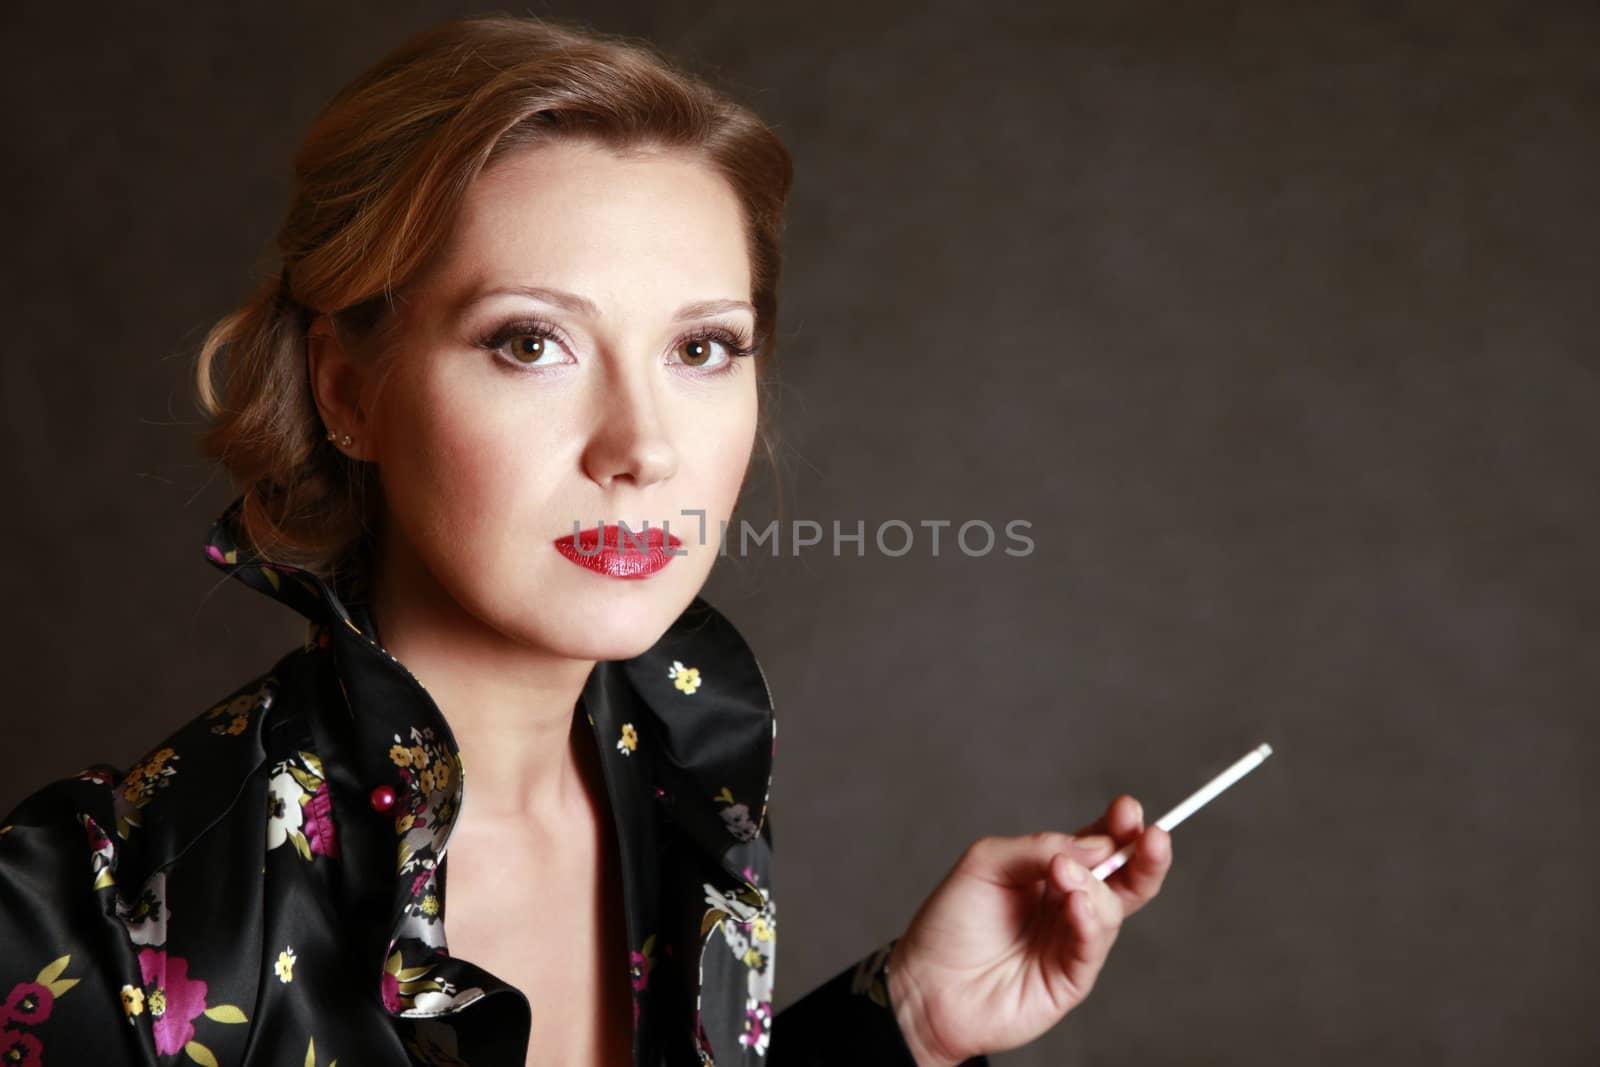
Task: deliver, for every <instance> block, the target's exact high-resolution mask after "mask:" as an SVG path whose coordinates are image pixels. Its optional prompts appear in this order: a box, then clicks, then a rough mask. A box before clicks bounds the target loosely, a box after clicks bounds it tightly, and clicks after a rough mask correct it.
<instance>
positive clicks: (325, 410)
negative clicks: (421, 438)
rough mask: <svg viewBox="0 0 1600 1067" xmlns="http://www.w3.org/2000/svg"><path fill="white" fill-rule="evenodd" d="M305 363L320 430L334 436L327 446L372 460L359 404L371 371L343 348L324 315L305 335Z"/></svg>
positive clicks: (363, 412) (369, 435) (367, 425)
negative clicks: (320, 421)
mask: <svg viewBox="0 0 1600 1067" xmlns="http://www.w3.org/2000/svg"><path fill="white" fill-rule="evenodd" d="M306 362H307V371H308V373H309V376H310V380H311V395H312V396H313V398H315V400H316V404H317V412H318V414H320V415H321V416H322V425H323V427H324V431H325V432H326V431H332V433H333V434H334V439H333V440H332V441H329V442H328V443H329V444H330V445H332V446H333V447H334V448H337V449H338V450H339V451H341V452H343V453H344V454H345V455H347V456H349V457H350V458H351V459H358V460H371V459H374V458H375V457H376V452H375V450H374V448H373V444H374V442H373V440H372V433H371V430H372V425H371V422H370V421H369V418H368V406H367V405H365V404H363V402H362V401H363V398H364V397H366V396H368V395H369V393H370V387H371V384H372V383H371V382H370V381H369V378H370V377H371V369H370V368H369V367H367V366H366V365H365V364H363V363H361V362H360V361H358V360H357V359H356V358H355V356H354V354H353V353H351V352H350V351H349V350H348V349H347V348H346V347H345V345H344V342H343V341H342V340H341V339H340V337H339V332H338V331H337V330H336V329H335V328H334V325H333V321H332V320H331V319H329V318H328V316H326V315H319V316H317V317H316V319H314V320H313V321H312V323H311V326H310V329H309V330H307V332H306ZM346 434H348V435H349V436H350V443H349V444H345V443H344V436H345V435H346Z"/></svg>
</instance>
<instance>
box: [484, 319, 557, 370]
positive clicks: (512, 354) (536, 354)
mask: <svg viewBox="0 0 1600 1067" xmlns="http://www.w3.org/2000/svg"><path fill="white" fill-rule="evenodd" d="M478 344H479V345H481V346H482V347H484V348H487V349H488V350H489V351H491V352H493V353H495V354H496V355H498V356H499V357H500V359H501V361H502V362H504V363H508V364H511V365H512V366H513V367H515V368H517V369H519V370H520V369H523V368H533V367H554V366H556V365H558V364H561V363H570V362H572V360H571V359H569V358H565V357H566V353H565V352H563V351H562V339H561V335H560V334H558V333H557V332H556V330H555V327H553V326H551V325H549V324H548V323H544V322H537V321H528V322H512V323H507V324H506V325H505V326H502V327H501V328H500V329H499V330H497V331H495V332H494V333H493V334H491V335H490V336H488V337H485V338H483V339H482V340H480V341H479V342H478Z"/></svg>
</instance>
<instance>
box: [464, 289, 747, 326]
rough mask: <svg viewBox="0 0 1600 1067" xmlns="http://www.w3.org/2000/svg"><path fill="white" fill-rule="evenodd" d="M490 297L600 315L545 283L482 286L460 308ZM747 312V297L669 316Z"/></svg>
mask: <svg viewBox="0 0 1600 1067" xmlns="http://www.w3.org/2000/svg"><path fill="white" fill-rule="evenodd" d="M494 296H527V297H532V298H533V299H535V300H542V301H544V302H545V303H547V304H554V305H555V306H556V307H559V308H562V309H564V310H566V311H570V312H572V313H573V314H574V315H587V316H588V317H590V318H592V319H598V318H601V317H602V316H601V314H600V309H599V308H598V307H597V306H596V305H595V303H594V301H592V300H590V299H588V298H587V297H582V296H579V295H578V294H577V293H569V292H568V291H567V290H565V289H553V288H551V287H549V286H545V285H503V286H496V287H495V288H493V289H482V290H479V291H477V292H474V293H473V294H472V295H470V296H468V297H467V298H466V299H465V300H464V301H462V303H461V308H462V310H466V309H467V308H470V307H474V306H476V305H478V304H481V303H482V302H483V301H485V300H487V299H489V298H490V297H494ZM740 310H743V311H748V312H750V314H752V315H754V314H755V313H756V308H755V305H754V304H752V303H750V301H748V300H694V301H690V302H689V303H687V304H685V305H683V306H682V307H681V308H679V309H678V313H677V314H676V315H674V316H673V319H672V321H674V322H687V321H689V320H690V319H700V318H705V317H706V316H708V315H720V314H721V313H722V312H724V311H740Z"/></svg>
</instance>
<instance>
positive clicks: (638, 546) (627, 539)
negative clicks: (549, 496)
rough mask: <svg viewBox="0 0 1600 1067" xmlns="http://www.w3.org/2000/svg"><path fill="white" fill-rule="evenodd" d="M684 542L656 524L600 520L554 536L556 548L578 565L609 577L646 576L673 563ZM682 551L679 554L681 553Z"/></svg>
mask: <svg viewBox="0 0 1600 1067" xmlns="http://www.w3.org/2000/svg"><path fill="white" fill-rule="evenodd" d="M682 544H683V542H682V541H680V540H679V539H678V538H676V537H674V536H673V535H672V534H670V533H668V532H667V531H665V530H662V529H660V528H658V527H654V526H651V527H647V528H645V529H642V530H633V529H630V530H628V532H627V533H626V534H624V533H623V532H622V528H621V527H620V526H614V525H607V524H606V523H601V524H600V525H599V527H597V528H595V529H592V530H582V531H580V532H578V533H576V534H568V535H567V536H566V537H558V538H556V542H555V545H556V551H557V552H560V553H561V554H562V555H563V556H566V557H567V558H568V559H570V560H571V561H572V562H574V563H576V564H577V565H578V566H580V567H587V568H588V569H589V570H592V571H594V572H595V573H597V574H605V575H609V576H610V577H612V578H648V577H650V575H652V574H654V573H655V572H656V571H658V570H660V569H661V568H662V567H665V566H666V565H667V564H668V563H670V562H672V557H673V555H674V553H673V550H674V549H677V548H679V547H680V546H682ZM680 554H681V553H680Z"/></svg>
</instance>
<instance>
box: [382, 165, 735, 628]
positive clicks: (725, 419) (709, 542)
mask: <svg viewBox="0 0 1600 1067" xmlns="http://www.w3.org/2000/svg"><path fill="white" fill-rule="evenodd" d="M750 299H751V293H750V266H749V261H748V256H747V253H746V246H745V233H744V228H743V221H742V217H741V212H740V208H739V203H738V200H737V199H736V198H735V196H734V194H733V192H732V190H731V189H730V188H729V186H728V185H727V184H726V182H725V181H724V180H723V179H722V178H721V177H720V176H719V175H717V174H716V173H715V172H714V171H713V170H711V169H710V167H709V166H708V165H706V164H704V163H702V162H699V161H695V160H691V159H689V158H688V157H685V156H678V155H670V154H660V153H657V154H650V155H646V156H641V157H636V158H624V157H621V156H618V155H616V154H614V153H613V152H611V151H610V150H608V149H606V148H604V147H600V146H597V145H592V144H589V143H571V142H568V143H558V144H553V145H545V146H540V147H537V148H533V149H527V150H522V151H520V152H516V153H513V154H512V155H510V156H508V157H506V158H505V159H503V160H501V161H498V162H497V163H496V164H495V165H494V166H493V167H492V168H490V169H489V170H488V171H486V172H485V173H484V174H483V175H482V176H481V177H480V178H479V179H478V180H477V181H476V182H475V183H474V184H473V186H472V187H471V189H470V190H469V192H468V194H467V196H466V202H465V205H464V208H463V210H462V214H461V217H460V221H459V223H458V228H457V230H456V231H455V233H454V235H453V238H452V240H451V242H450V244H449V246H448V247H447V248H446V249H445V251H444V252H443V253H442V254H441V256H440V258H439V260H438V262H437V263H436V264H435V265H434V266H432V267H430V269H429V270H427V271H426V272H425V274H424V276H423V277H421V278H420V279H418V281H417V282H416V283H415V284H414V286H413V287H411V288H410V289H409V290H408V292H407V296H406V299H405V301H404V302H403V305H402V306H401V308H400V309H399V311H398V313H397V314H398V315H399V319H398V321H397V323H396V325H397V327H398V328H397V329H396V330H394V331H393V332H392V335H391V336H392V337H393V341H392V342H391V344H390V347H389V348H388V349H386V353H385V354H386V356H387V357H390V358H392V360H393V362H392V364H391V365H390V368H389V370H388V373H387V375H386V377H385V379H384V381H383V385H382V388H381V390H380V391H379V393H378V394H376V396H375V397H374V398H373V403H372V406H371V407H370V409H369V411H370V414H369V416H368V424H367V427H366V433H367V434H368V436H369V438H370V448H369V449H368V450H365V451H364V456H365V458H367V459H369V460H371V461H373V462H376V463H377V464H378V468H379V474H380V478H381V480H382V483H383V491H384V495H385V500H386V504H387V507H388V515H387V521H386V525H385V534H384V536H385V538H386V539H388V540H387V543H386V544H385V546H384V552H385V555H386V556H389V555H391V554H393V555H395V556H396V557H397V558H401V559H404V560H405V563H404V564H402V565H401V566H399V567H397V568H396V572H397V573H409V574H412V575H413V576H415V580H418V581H421V582H424V583H425V584H428V585H430V586H431V587H432V588H431V590H428V592H430V593H431V594H432V595H434V596H438V595H439V594H440V593H443V594H446V595H447V596H448V597H449V598H450V599H452V600H453V601H454V602H455V604H456V605H459V607H460V608H461V609H462V613H461V615H460V616H459V617H458V621H460V622H461V623H462V624H465V625H474V623H473V622H472V621H471V620H476V622H477V623H482V624H485V625H487V626H489V627H491V628H493V629H494V630H496V631H499V633H501V634H503V635H504V636H506V637H507V638H510V639H512V640H514V641H516V642H518V643H521V644H524V645H529V646H533V647H538V648H541V649H544V650H546V651H549V652H553V653H555V654H558V655H563V656H570V657H573V658H581V659H623V658H628V657H630V656H634V655H637V654H638V653H640V652H642V651H644V650H645V649H646V648H648V647H649V646H650V645H651V644H653V643H654V642H655V640H656V639H657V638H658V637H660V635H661V634H662V633H663V632H664V631H665V630H666V628H667V627H668V626H669V625H670V624H671V623H672V621H673V619H675V618H676V617H677V616H678V614H679V613H680V612H681V611H682V610H683V609H684V607H685V606H687V604H688V602H689V600H690V599H691V598H692V597H693V596H694V595H695V594H696V593H698V592H699V590H700V588H701V586H702V584H703V583H704V582H705V579H706V576H707V575H708V573H709V572H710V570H711V566H712V564H713V562H714V561H715V558H716V552H717V550H718V544H719V541H718V536H717V531H718V523H719V522H721V521H723V520H726V519H727V518H728V516H729V514H730V513H731V511H732V510H733V506H734V503H735V500H736V498H737V496H738V493H739V487H740V484H741V483H742V481H743V478H744V474H745V471H746V468H747V467H748V464H749V460H750V456H751V448H752V444H753V442H754V437H755V429H756V368H755V364H754V360H753V359H752V358H750V357H749V356H746V355H739V354H735V353H736V352H738V351H739V350H740V349H741V348H744V349H746V350H747V349H748V345H749V343H750V340H751V337H752V333H753V330H754V326H755V313H754V310H753V309H752V308H751V307H750V304H749V301H750ZM700 511H703V512H704V513H705V523H706V532H705V534H704V536H702V534H701V525H700V521H699V519H698V517H697V516H696V515H694V514H692V513H694V512H700ZM686 512H688V513H691V514H685V513H686ZM602 520H604V522H605V524H606V526H607V527H608V528H611V529H613V530H614V529H615V524H617V523H618V522H619V521H620V522H625V523H627V524H628V526H629V527H630V528H631V529H632V530H634V531H638V530H640V529H641V527H642V526H643V525H644V524H645V523H646V522H647V521H648V524H649V526H650V527H653V528H660V527H661V525H662V523H663V521H664V520H665V521H666V522H668V523H670V528H671V533H672V535H673V536H675V537H676V538H678V539H679V540H680V541H681V545H680V546H679V547H678V549H677V551H680V552H682V553H684V554H683V555H678V556H675V557H667V562H666V564H665V565H664V566H661V567H660V569H659V570H656V571H654V572H653V573H650V574H649V575H648V576H645V577H619V576H616V575H615V574H614V573H606V572H605V571H604V570H596V569H593V568H591V567H589V566H584V565H581V562H580V561H582V560H583V559H584V556H583V555H581V554H580V553H576V552H573V551H572V549H571V547H570V545H569V548H568V551H567V553H566V554H564V553H563V552H562V551H561V550H560V548H558V545H557V542H558V540H559V539H560V538H563V537H567V538H572V536H573V534H574V527H575V524H576V526H577V528H579V529H584V530H591V531H592V530H594V529H595V528H596V526H597V525H598V524H599V523H600V522H601V521H602ZM579 545H580V547H590V546H588V545H585V544H584V543H582V542H579ZM621 547H622V548H624V549H627V548H628V545H627V542H626V541H624V542H623V545H622V546H621ZM574 555H576V556H578V560H577V561H575V560H574V559H573V558H570V557H571V556H574ZM645 555H646V556H647V555H648V553H646V554H645ZM606 558H607V559H608V560H611V561H612V562H614V563H615V566H614V567H613V570H630V569H635V568H637V565H638V564H639V563H640V562H641V559H642V558H644V557H641V555H640V554H638V553H633V554H632V555H629V554H628V553H627V552H626V551H625V552H624V553H623V554H622V555H621V556H620V557H610V556H608V557H606ZM659 558H660V557H659V556H658V557H657V560H658V562H659ZM381 595H387V594H385V593H384V591H383V590H382V588H381V587H380V596H381Z"/></svg>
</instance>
